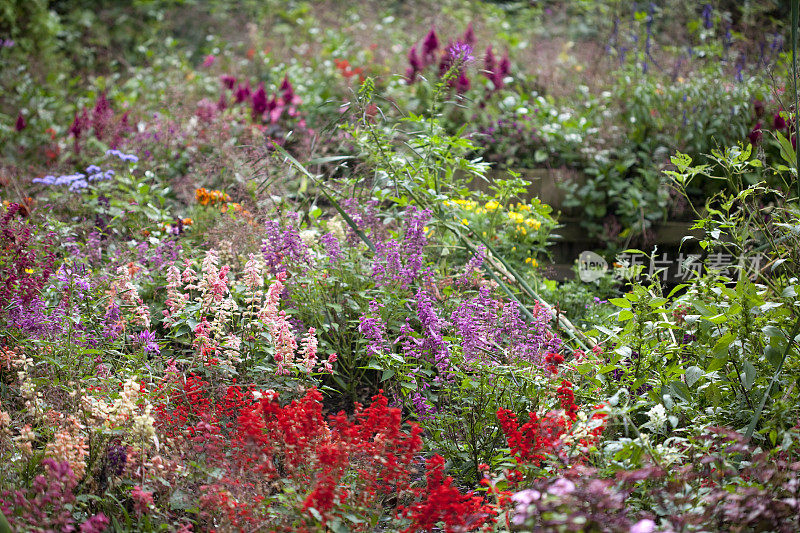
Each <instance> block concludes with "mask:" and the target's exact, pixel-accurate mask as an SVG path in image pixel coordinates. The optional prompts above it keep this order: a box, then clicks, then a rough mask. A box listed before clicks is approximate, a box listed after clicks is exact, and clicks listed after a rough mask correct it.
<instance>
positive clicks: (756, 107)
mask: <svg viewBox="0 0 800 533" xmlns="http://www.w3.org/2000/svg"><path fill="white" fill-rule="evenodd" d="M753 111H755V112H756V117H757V118H761V116H762V115H763V114H764V102H762V101H761V100H759V99H758V98H756V99H755V100H753Z"/></svg>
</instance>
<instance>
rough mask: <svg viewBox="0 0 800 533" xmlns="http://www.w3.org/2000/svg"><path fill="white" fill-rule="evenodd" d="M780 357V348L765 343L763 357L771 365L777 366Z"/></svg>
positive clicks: (779, 362) (781, 355)
mask: <svg viewBox="0 0 800 533" xmlns="http://www.w3.org/2000/svg"><path fill="white" fill-rule="evenodd" d="M782 357H783V354H782V353H781V350H780V349H779V348H778V347H777V346H773V345H772V344H767V345H766V346H765V347H764V358H765V359H766V360H767V362H768V363H769V364H771V365H772V366H773V367H775V368H778V365H780V364H781V358H782Z"/></svg>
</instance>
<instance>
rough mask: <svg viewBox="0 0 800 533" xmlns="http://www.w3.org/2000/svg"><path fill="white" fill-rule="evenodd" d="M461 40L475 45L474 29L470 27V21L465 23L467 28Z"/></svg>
mask: <svg viewBox="0 0 800 533" xmlns="http://www.w3.org/2000/svg"><path fill="white" fill-rule="evenodd" d="M461 42H462V43H465V44H468V45H469V46H475V29H474V28H473V27H472V22H470V23H469V24H467V29H466V30H465V31H464V35H463V36H462V37H461Z"/></svg>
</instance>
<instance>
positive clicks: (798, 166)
mask: <svg viewBox="0 0 800 533" xmlns="http://www.w3.org/2000/svg"><path fill="white" fill-rule="evenodd" d="M798 2H800V0H792V81H793V82H794V136H795V139H796V138H797V136H798V130H799V129H800V113H798V108H797V22H798V21H797V19H798ZM789 141H790V142H791V139H789ZM794 156H795V161H794V168H795V172H797V174H796V175H795V179H796V180H797V196H798V198H800V150H798V149H797V148H795V151H794Z"/></svg>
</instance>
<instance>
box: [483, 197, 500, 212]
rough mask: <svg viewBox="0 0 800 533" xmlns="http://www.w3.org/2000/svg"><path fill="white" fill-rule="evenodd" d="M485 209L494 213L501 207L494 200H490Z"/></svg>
mask: <svg viewBox="0 0 800 533" xmlns="http://www.w3.org/2000/svg"><path fill="white" fill-rule="evenodd" d="M485 207H486V209H487V210H489V211H494V210H495V209H497V208H498V207H500V204H499V203H498V202H495V201H494V200H489V201H488V202H486V205H485Z"/></svg>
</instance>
